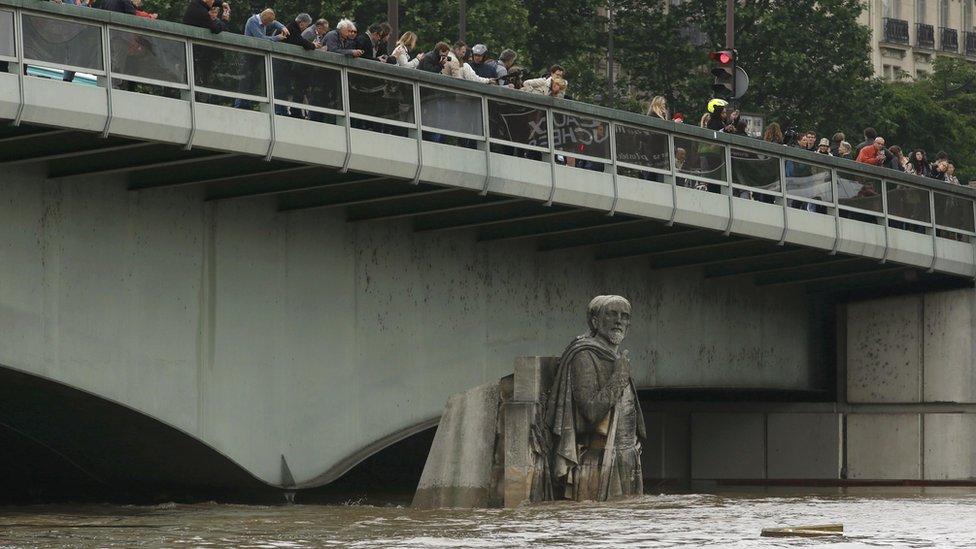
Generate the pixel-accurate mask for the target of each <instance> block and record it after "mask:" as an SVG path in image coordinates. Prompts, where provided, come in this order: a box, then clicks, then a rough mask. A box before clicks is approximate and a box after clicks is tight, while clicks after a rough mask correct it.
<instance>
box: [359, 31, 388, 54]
mask: <svg viewBox="0 0 976 549" xmlns="http://www.w3.org/2000/svg"><path fill="white" fill-rule="evenodd" d="M389 36H390V25H388V24H387V23H373V24H372V25H370V26H369V28H368V29H366V32H364V33H360V34H359V36H357V37H356V49H358V50H362V51H363V55H362V56H360V59H371V60H374V61H376V60H379V57H380V55H382V51H386V47H385V46H384V44H385V43H386V39H387V37H389ZM381 50H382V51H381Z"/></svg>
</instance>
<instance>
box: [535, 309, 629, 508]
mask: <svg viewBox="0 0 976 549" xmlns="http://www.w3.org/2000/svg"><path fill="white" fill-rule="evenodd" d="M587 317H588V318H587V320H588V323H589V328H590V329H589V332H588V333H586V334H583V335H580V336H577V337H576V339H574V340H573V342H572V343H570V344H569V346H568V347H566V350H565V351H563V354H562V356H561V357H560V359H559V366H558V370H557V373H556V377H555V379H554V381H553V385H552V389H551V391H550V393H549V401H548V403H547V406H546V409H545V416H544V418H543V428H544V431H545V432H544V433H542V434H541V436H539V437H538V438H537V439H536V440H537V441H538V444H537V445H536V447H537V448H538V449H539V450H540V451H541V453H542V454H548V455H547V456H543V455H540V457H542V458H543V459H544V457H548V459H547V460H545V461H547V463H546V464H545V465H546V466H547V467H546V469H548V475H547V476H548V477H549V478H548V479H547V480H549V481H550V483H548V485H545V486H538V487H537V488H538V491H537V492H536V494H537V496H538V498H539V499H552V498H556V499H562V498H567V499H574V500H576V501H585V500H596V501H607V500H613V499H620V498H624V497H629V496H639V495H641V494H643V491H644V483H643V478H642V474H641V464H640V453H641V441H642V440H643V439H644V438H645V434H646V433H645V428H644V419H643V415H642V414H641V409H640V402H639V401H638V399H637V391H636V389H635V388H634V382H633V380H632V379H631V373H630V360H629V359H628V356H627V351H626V350H621V349H620V344H621V343H622V342H623V340H624V337H625V336H626V335H627V328H628V327H629V326H630V302H628V301H627V300H626V299H624V298H623V297H620V296H616V295H601V296H597V297H595V298H593V300H592V301H591V302H590V304H589V306H588V307H587ZM537 435H539V433H538V432H537ZM540 446H541V448H539V447H540ZM540 492H541V493H540Z"/></svg>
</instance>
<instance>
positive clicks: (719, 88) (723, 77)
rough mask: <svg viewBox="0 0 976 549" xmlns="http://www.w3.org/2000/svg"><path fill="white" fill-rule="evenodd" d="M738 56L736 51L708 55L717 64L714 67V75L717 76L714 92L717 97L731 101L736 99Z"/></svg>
mask: <svg viewBox="0 0 976 549" xmlns="http://www.w3.org/2000/svg"><path fill="white" fill-rule="evenodd" d="M738 55H739V54H738V52H736V51H735V50H721V51H713V52H712V53H710V54H708V57H709V59H711V60H712V61H714V62H715V66H714V67H712V74H713V75H714V76H715V82H714V83H712V91H714V92H715V96H716V97H727V98H729V99H733V98H734V97H735V91H736V90H735V88H736V82H735V63H736V60H737V58H738Z"/></svg>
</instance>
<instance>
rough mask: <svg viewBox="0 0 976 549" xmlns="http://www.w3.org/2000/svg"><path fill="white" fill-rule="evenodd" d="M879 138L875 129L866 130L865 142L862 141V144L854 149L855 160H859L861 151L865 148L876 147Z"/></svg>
mask: <svg viewBox="0 0 976 549" xmlns="http://www.w3.org/2000/svg"><path fill="white" fill-rule="evenodd" d="M877 137H878V130H876V129H874V128H864V141H861V142H860V143H858V145H857V146H856V147H854V151H853V154H852V156H853V157H854V158H857V156H858V155H859V154H861V149H863V148H864V147H867V146H872V147H873V146H874V140H875V139H876V138H877Z"/></svg>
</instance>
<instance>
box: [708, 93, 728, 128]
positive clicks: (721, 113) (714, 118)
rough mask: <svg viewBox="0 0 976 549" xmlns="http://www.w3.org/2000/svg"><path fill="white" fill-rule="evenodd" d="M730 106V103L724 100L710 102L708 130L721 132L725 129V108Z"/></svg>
mask: <svg viewBox="0 0 976 549" xmlns="http://www.w3.org/2000/svg"><path fill="white" fill-rule="evenodd" d="M728 104H729V102H728V101H726V100H724V99H718V98H716V99H712V100H711V101H709V102H708V113H709V115H710V116H709V117H708V129H710V130H715V131H717V132H720V131H722V130H724V129H725V126H726V125H727V124H726V120H725V117H726V114H725V107H727V106H728Z"/></svg>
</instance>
